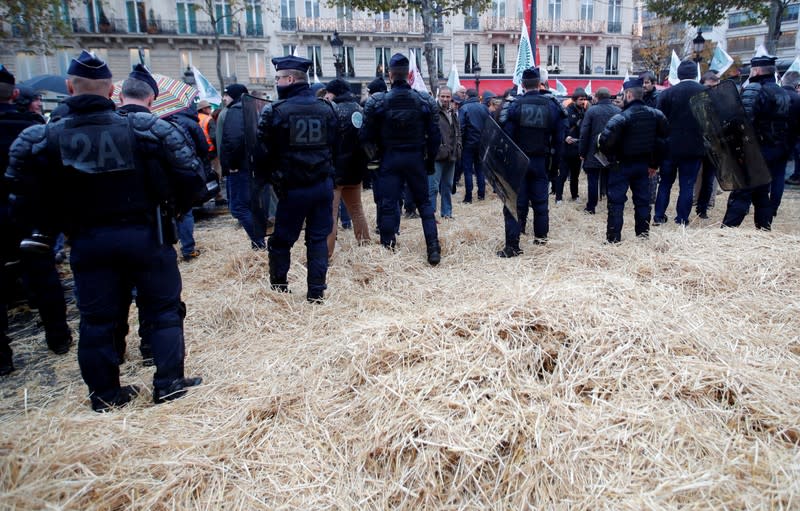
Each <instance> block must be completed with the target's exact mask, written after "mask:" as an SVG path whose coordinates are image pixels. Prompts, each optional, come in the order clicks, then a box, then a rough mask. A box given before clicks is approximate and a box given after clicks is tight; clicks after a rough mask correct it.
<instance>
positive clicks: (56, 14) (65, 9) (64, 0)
mask: <svg viewBox="0 0 800 511" xmlns="http://www.w3.org/2000/svg"><path fill="white" fill-rule="evenodd" d="M52 11H53V18H55V19H57V20H60V21H61V22H62V23H64V24H66V25H69V0H61V3H60V4H53V6H52Z"/></svg>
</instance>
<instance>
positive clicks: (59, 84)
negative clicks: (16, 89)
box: [19, 75, 69, 94]
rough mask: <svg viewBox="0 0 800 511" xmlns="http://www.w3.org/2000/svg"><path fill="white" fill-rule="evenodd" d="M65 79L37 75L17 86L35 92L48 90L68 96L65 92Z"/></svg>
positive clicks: (64, 77) (58, 76)
mask: <svg viewBox="0 0 800 511" xmlns="http://www.w3.org/2000/svg"><path fill="white" fill-rule="evenodd" d="M66 80H67V77H66V76H60V75H39V76H34V77H33V78H30V79H28V80H25V81H24V82H20V83H19V85H23V86H25V87H30V88H31V89H33V90H35V91H40V90H49V91H52V92H59V93H61V94H69V91H67V81H66Z"/></svg>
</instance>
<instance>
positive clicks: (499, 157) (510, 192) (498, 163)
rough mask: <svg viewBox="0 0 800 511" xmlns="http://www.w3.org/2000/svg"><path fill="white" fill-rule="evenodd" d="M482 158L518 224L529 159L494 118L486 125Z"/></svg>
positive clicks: (492, 181) (492, 180)
mask: <svg viewBox="0 0 800 511" xmlns="http://www.w3.org/2000/svg"><path fill="white" fill-rule="evenodd" d="M480 158H481V162H482V163H483V167H484V169H486V170H487V172H486V177H487V179H488V180H489V183H490V184H491V185H492V188H494V191H495V193H497V195H499V196H500V199H501V200H502V201H503V205H505V207H506V208H508V211H510V212H511V215H513V217H514V218H515V219H517V220H519V218H518V217H517V196H518V195H519V190H520V188H522V182H523V180H524V179H525V172H526V171H527V170H528V161H529V159H528V157H527V156H526V155H525V153H523V152H522V151H521V150H520V148H519V147H517V144H515V143H514V141H513V140H511V137H509V136H508V135H507V134H506V132H505V131H503V129H502V128H500V126H499V125H498V124H497V122H495V120H494V119H492V118H491V117H490V118H489V119H487V121H486V123H485V124H484V125H483V133H481V142H480Z"/></svg>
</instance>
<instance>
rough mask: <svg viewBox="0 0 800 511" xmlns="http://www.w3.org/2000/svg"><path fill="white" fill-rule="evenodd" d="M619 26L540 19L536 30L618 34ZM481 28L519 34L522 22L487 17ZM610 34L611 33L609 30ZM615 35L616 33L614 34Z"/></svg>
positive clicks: (513, 19) (584, 21) (591, 21)
mask: <svg viewBox="0 0 800 511" xmlns="http://www.w3.org/2000/svg"><path fill="white" fill-rule="evenodd" d="M615 23H617V26H615V27H612V26H611V24H609V25H607V24H606V22H605V21H593V20H564V19H560V20H547V19H539V20H537V21H536V30H537V32H540V33H551V34H552V33H555V34H558V33H567V34H574V33H584V34H587V33H588V34H602V33H604V32H606V28H607V27H608V28H616V30H617V32H616V33H619V32H620V31H621V25H620V24H619V22H615ZM481 26H482V27H483V28H484V30H488V31H494V32H519V31H520V30H522V20H521V19H519V18H497V17H494V16H491V15H486V16H483V17H482V18H481ZM609 32H611V31H610V30H609ZM612 33H614V32H612Z"/></svg>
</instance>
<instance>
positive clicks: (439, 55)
mask: <svg viewBox="0 0 800 511" xmlns="http://www.w3.org/2000/svg"><path fill="white" fill-rule="evenodd" d="M434 50H436V75H437V76H438V77H439V78H444V48H434Z"/></svg>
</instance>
